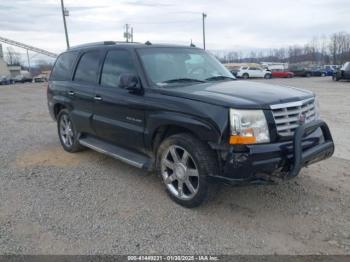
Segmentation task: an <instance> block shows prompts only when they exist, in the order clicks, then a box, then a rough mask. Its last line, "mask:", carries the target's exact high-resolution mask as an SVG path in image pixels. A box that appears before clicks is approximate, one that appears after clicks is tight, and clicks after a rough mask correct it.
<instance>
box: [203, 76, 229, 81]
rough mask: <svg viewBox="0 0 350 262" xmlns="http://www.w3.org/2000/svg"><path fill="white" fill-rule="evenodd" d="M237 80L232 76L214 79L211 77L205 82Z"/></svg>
mask: <svg viewBox="0 0 350 262" xmlns="http://www.w3.org/2000/svg"><path fill="white" fill-rule="evenodd" d="M228 79H229V80H235V79H236V78H233V77H230V76H212V77H209V78H207V79H205V80H207V81H220V80H228Z"/></svg>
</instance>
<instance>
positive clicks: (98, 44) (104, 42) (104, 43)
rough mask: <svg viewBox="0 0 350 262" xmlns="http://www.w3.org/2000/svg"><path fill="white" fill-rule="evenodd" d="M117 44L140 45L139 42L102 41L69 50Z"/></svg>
mask: <svg viewBox="0 0 350 262" xmlns="http://www.w3.org/2000/svg"><path fill="white" fill-rule="evenodd" d="M116 44H140V43H138V42H124V41H102V42H93V43H87V44H81V45H76V46H73V47H70V48H69V50H72V49H78V48H82V47H93V46H100V45H116Z"/></svg>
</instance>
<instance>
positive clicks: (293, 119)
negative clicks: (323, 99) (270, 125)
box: [270, 98, 316, 136]
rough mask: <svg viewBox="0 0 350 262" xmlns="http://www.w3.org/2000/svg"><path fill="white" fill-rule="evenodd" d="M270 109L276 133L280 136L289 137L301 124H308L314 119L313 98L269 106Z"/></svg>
mask: <svg viewBox="0 0 350 262" xmlns="http://www.w3.org/2000/svg"><path fill="white" fill-rule="evenodd" d="M270 108H271V110H272V114H273V117H274V119H275V124H276V128H277V132H278V134H279V135H281V136H291V135H293V134H294V131H295V129H296V128H297V127H298V126H300V125H301V124H302V123H309V122H311V121H313V120H315V119H316V109H315V99H314V98H310V99H306V100H302V101H297V102H291V103H285V104H276V105H271V106H270ZM303 120H304V121H303Z"/></svg>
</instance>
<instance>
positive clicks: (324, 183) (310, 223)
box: [0, 77, 350, 254]
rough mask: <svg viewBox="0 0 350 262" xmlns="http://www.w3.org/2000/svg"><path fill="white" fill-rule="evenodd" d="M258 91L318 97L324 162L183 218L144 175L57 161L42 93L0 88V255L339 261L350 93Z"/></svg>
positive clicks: (306, 83) (331, 88)
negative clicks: (329, 138)
mask: <svg viewBox="0 0 350 262" xmlns="http://www.w3.org/2000/svg"><path fill="white" fill-rule="evenodd" d="M259 81H261V82H268V83H272V84H281V83H282V84H285V85H292V86H297V87H303V88H306V89H310V90H312V91H314V92H315V93H316V94H317V95H318V97H319V100H320V104H321V113H322V116H323V118H324V119H325V120H326V121H327V122H328V123H329V125H330V127H331V131H332V132H333V136H334V139H335V143H336V152H335V155H334V157H332V158H331V159H329V160H327V161H324V162H321V163H318V164H315V165H313V166H310V167H309V168H307V169H304V170H303V171H302V172H301V174H300V176H299V177H297V178H296V179H295V180H292V181H288V182H284V183H281V184H278V185H270V186H248V187H230V186H223V187H222V188H221V190H220V191H219V193H218V194H217V196H215V197H214V198H213V199H212V200H211V201H210V202H208V203H206V204H205V205H203V206H201V207H199V208H197V209H192V210H189V209H185V208H182V207H180V206H178V205H176V204H175V203H173V202H172V201H171V200H170V199H169V198H168V197H167V196H166V194H165V192H164V189H163V187H162V185H161V183H160V180H159V179H158V178H157V177H156V176H155V175H154V174H150V173H146V172H144V171H142V170H138V169H136V168H133V167H130V166H128V165H126V164H123V163H121V162H119V161H117V160H114V159H112V158H110V157H107V156H104V155H102V154H99V153H96V152H94V151H91V150H86V151H84V152H81V153H77V154H69V153H66V152H64V151H63V149H62V148H61V146H60V144H59V141H58V137H57V134H56V125H55V123H54V122H53V121H52V120H51V119H50V118H49V115H48V111H47V106H46V97H45V85H43V84H25V85H14V86H0V116H1V118H0V121H1V124H0V253H1V254H12V253H16V254H18V253H21V254H152V253H156V254H160V253H161V254H184V253H186V254H199V253H201V254H203V253H205V254H208V253H210V254H275V253H277V254H350V222H349V221H350V208H349V200H350V171H349V170H350V142H349V140H350V132H349V131H347V130H350V103H349V97H350V82H332V81H331V80H330V78H316V77H315V78H310V79H306V78H294V79H272V80H259ZM276 88H278V87H276Z"/></svg>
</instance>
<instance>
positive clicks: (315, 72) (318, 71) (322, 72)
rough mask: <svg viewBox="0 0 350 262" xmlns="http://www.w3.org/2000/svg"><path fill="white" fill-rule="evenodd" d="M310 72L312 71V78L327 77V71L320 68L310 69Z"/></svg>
mask: <svg viewBox="0 0 350 262" xmlns="http://www.w3.org/2000/svg"><path fill="white" fill-rule="evenodd" d="M309 70H310V71H311V75H312V76H326V75H327V72H326V70H325V69H324V68H323V67H320V66H314V67H310V68H309Z"/></svg>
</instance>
